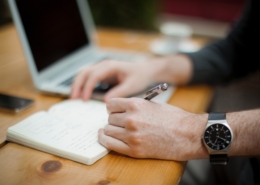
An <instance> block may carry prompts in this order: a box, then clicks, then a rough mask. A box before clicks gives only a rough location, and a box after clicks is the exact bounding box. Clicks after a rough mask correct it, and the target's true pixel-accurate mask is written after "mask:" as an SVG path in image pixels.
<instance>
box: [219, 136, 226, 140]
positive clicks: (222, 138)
mask: <svg viewBox="0 0 260 185" xmlns="http://www.w3.org/2000/svg"><path fill="white" fill-rule="evenodd" d="M218 138H219V139H222V140H223V141H226V139H223V138H222V137H218Z"/></svg>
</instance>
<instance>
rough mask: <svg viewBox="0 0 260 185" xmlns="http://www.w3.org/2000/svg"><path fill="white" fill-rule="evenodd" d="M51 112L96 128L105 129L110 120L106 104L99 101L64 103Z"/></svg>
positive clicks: (53, 108) (54, 107)
mask: <svg viewBox="0 0 260 185" xmlns="http://www.w3.org/2000/svg"><path fill="white" fill-rule="evenodd" d="M49 112H50V113H51V114H53V115H56V116H57V117H62V118H66V120H70V121H77V122H80V123H82V124H88V125H92V126H96V127H104V126H105V125H106V124H107V119H108V114H107V110H106V106H105V104H104V103H102V102H97V101H88V102H83V101H81V100H78V101H77V100H73V101H64V102H62V103H60V104H57V105H55V106H53V107H52V108H51V109H50V110H49Z"/></svg>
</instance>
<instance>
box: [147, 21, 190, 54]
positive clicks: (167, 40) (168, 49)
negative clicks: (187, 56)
mask: <svg viewBox="0 0 260 185" xmlns="http://www.w3.org/2000/svg"><path fill="white" fill-rule="evenodd" d="M159 29H160V32H161V33H162V34H163V35H164V38H163V39H160V40H156V41H154V42H153V43H152V44H151V50H152V52H153V53H155V54H159V55H168V54H175V53H177V52H179V46H180V44H181V42H182V41H184V40H187V39H188V38H189V37H190V36H191V35H192V33H193V31H192V28H191V27H190V26H189V25H187V24H184V23H177V22H166V23H163V24H162V25H161V26H160V28H159Z"/></svg>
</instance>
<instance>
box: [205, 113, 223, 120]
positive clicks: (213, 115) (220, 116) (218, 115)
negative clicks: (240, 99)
mask: <svg viewBox="0 0 260 185" xmlns="http://www.w3.org/2000/svg"><path fill="white" fill-rule="evenodd" d="M225 119H226V114H225V113H220V112H212V113H209V118H208V120H225Z"/></svg>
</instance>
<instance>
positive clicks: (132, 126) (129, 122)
mask: <svg viewBox="0 0 260 185" xmlns="http://www.w3.org/2000/svg"><path fill="white" fill-rule="evenodd" d="M125 127H126V128H129V129H131V130H137V124H136V121H135V119H134V118H133V117H127V118H126V125H125Z"/></svg>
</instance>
